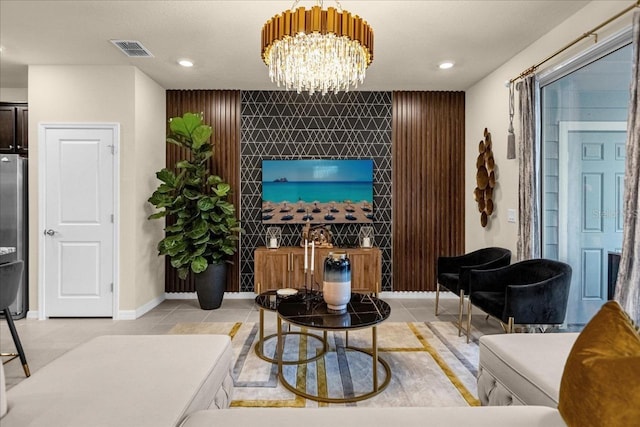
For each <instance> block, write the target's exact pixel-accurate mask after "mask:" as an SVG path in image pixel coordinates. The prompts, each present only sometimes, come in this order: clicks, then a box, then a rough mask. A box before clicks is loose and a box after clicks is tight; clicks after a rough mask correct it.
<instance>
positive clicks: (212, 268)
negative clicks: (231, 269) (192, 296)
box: [195, 263, 227, 310]
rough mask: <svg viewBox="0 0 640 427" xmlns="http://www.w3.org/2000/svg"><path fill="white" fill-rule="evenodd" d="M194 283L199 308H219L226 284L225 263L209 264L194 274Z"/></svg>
mask: <svg viewBox="0 0 640 427" xmlns="http://www.w3.org/2000/svg"><path fill="white" fill-rule="evenodd" d="M195 284H196V293H197V294H198V302H199V303H200V308H201V309H203V310H213V309H215V308H220V305H221V304H222V298H223V297H224V290H225V287H226V284H227V264H226V263H222V264H209V267H207V269H206V270H205V271H203V272H202V273H199V274H196V275H195Z"/></svg>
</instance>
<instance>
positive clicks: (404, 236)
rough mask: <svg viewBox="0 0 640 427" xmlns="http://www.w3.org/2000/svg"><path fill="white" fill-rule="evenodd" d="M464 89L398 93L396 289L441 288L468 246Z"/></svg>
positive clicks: (395, 113)
mask: <svg viewBox="0 0 640 427" xmlns="http://www.w3.org/2000/svg"><path fill="white" fill-rule="evenodd" d="M464 99H465V94H464V92H394V93H393V118H392V129H393V137H392V139H393V146H392V158H393V226H392V228H393V230H392V233H393V290H394V291H431V290H435V277H436V261H437V258H438V256H440V255H453V254H460V253H462V252H463V251H464Z"/></svg>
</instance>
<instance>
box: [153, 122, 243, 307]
mask: <svg viewBox="0 0 640 427" xmlns="http://www.w3.org/2000/svg"><path fill="white" fill-rule="evenodd" d="M169 129H170V132H169V135H168V136H167V143H170V144H175V145H177V146H179V147H182V148H185V149H187V150H188V151H189V153H190V156H188V159H185V160H182V161H179V162H178V163H176V165H175V169H176V171H175V172H174V171H172V170H169V169H167V168H164V169H162V170H160V171H159V172H157V173H156V176H157V178H158V179H159V180H160V181H161V183H160V185H159V186H158V188H157V189H156V190H155V191H154V192H153V195H152V196H151V197H150V198H149V200H148V201H149V203H151V204H152V205H153V206H155V207H156V208H157V209H160V211H158V212H156V213H154V214H153V215H150V216H149V219H159V218H165V217H166V218H167V221H166V226H165V229H164V230H165V237H164V238H163V239H162V240H160V242H159V243H158V253H159V255H167V256H168V257H169V259H170V260H171V265H172V266H173V267H175V268H176V269H177V270H178V276H179V277H180V278H181V279H183V280H184V279H186V277H187V275H188V273H189V271H192V272H193V273H194V281H195V285H196V292H197V295H198V302H199V303H200V307H201V308H202V309H205V310H211V309H214V308H219V307H220V304H222V298H223V296H224V291H225V285H226V272H227V263H228V262H230V260H229V257H230V256H231V255H233V254H234V253H235V252H236V251H237V250H238V248H237V243H238V238H239V233H241V232H242V229H241V228H240V223H239V221H238V219H237V218H236V211H235V207H234V206H233V204H231V203H230V202H229V200H228V198H229V196H230V194H231V186H230V185H229V184H228V183H226V182H224V181H223V179H222V178H221V177H219V176H217V175H213V174H211V173H210V171H209V169H208V167H207V164H208V161H209V158H210V157H212V156H213V146H212V144H211V143H210V142H209V138H210V137H211V133H212V129H211V126H209V125H206V124H204V123H203V122H202V115H201V114H194V113H186V114H184V115H183V116H182V117H173V118H171V119H170V120H169Z"/></svg>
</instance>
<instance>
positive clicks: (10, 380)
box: [0, 293, 502, 388]
mask: <svg viewBox="0 0 640 427" xmlns="http://www.w3.org/2000/svg"><path fill="white" fill-rule="evenodd" d="M421 295H422V294H421ZM434 295H435V294H432V293H425V294H424V297H420V298H402V297H383V299H384V300H385V301H387V302H388V303H389V305H390V306H391V316H390V317H389V320H388V321H391V322H432V321H455V320H456V318H457V312H458V299H457V298H456V297H455V296H453V294H444V296H443V297H441V298H440V314H439V315H438V316H437V317H436V316H435V313H434V312H435V299H434ZM472 320H473V326H474V327H475V328H476V329H477V330H478V331H479V332H480V333H482V334H494V333H502V329H501V327H500V325H499V323H498V322H497V321H496V320H493V319H488V320H487V319H485V316H484V315H482V314H481V312H480V311H479V310H478V309H475V315H474V316H473V317H472ZM258 321H259V311H258V309H257V308H256V306H255V305H254V302H253V299H251V298H246V299H232V298H226V299H225V300H224V301H223V303H222V306H221V307H220V308H219V309H217V310H209V311H207V310H201V309H200V307H199V306H198V302H197V300H194V299H192V300H184V299H183V300H174V299H169V300H165V301H163V302H162V303H161V304H159V305H158V306H157V307H155V308H154V309H153V310H151V311H149V312H148V313H147V314H145V315H144V316H142V317H140V318H139V319H136V320H112V319H103V318H82V319H80V318H55V319H47V320H35V319H19V320H16V322H15V323H16V328H17V330H18V335H19V336H20V340H21V342H22V345H23V347H24V350H25V354H26V357H27V362H28V363H29V368H30V369H31V373H32V374H34V373H36V372H37V371H38V369H40V368H42V367H43V366H45V365H46V364H48V363H49V362H51V361H52V360H54V359H56V358H57V357H59V356H61V355H62V354H64V353H65V352H67V351H69V350H71V349H72V348H74V347H77V346H78V345H80V344H82V343H84V342H86V341H88V340H90V339H91V338H94V337H96V336H100V335H118V334H125V335H140V334H166V333H167V332H168V331H169V330H170V329H171V328H173V327H174V326H175V325H176V324H177V323H181V322H258ZM265 322H273V323H274V324H275V315H273V314H271V315H269V314H267V315H266V316H265ZM0 349H1V350H2V352H13V351H15V347H14V344H13V340H12V339H11V334H10V333H9V328H8V327H7V323H6V321H5V320H4V319H3V320H2V321H0ZM3 359H4V360H6V358H3ZM4 368H5V374H6V382H7V387H8V388H11V387H12V386H13V385H15V384H17V383H19V382H20V381H22V380H23V379H24V378H25V377H24V372H23V370H22V366H21V364H20V360H19V359H14V360H12V361H10V362H8V363H7V364H6V365H4Z"/></svg>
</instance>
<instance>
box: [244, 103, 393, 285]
mask: <svg viewBox="0 0 640 427" xmlns="http://www.w3.org/2000/svg"><path fill="white" fill-rule="evenodd" d="M241 99H242V101H241V109H242V113H241V121H240V129H241V131H240V141H241V142H240V164H241V167H240V182H241V187H242V188H241V192H240V194H241V196H240V198H241V201H240V206H241V210H240V218H241V220H242V227H243V228H244V230H245V233H243V234H242V235H241V244H240V248H241V249H240V250H241V253H240V260H241V261H240V263H241V275H240V277H241V282H240V291H241V292H252V291H253V290H254V289H253V251H254V249H255V248H256V247H257V246H264V245H265V241H264V240H265V234H266V228H267V226H266V225H263V224H262V222H261V213H260V209H261V194H262V188H261V187H262V185H261V180H262V170H261V163H262V160H263V159H278V160H280V159H373V164H374V178H373V179H374V189H373V204H374V212H375V217H374V224H373V227H374V230H375V244H376V246H378V247H379V248H380V249H381V251H382V284H381V285H382V290H383V291H391V290H392V267H391V241H392V239H391V209H392V200H391V192H392V183H391V176H392V174H391V165H392V160H391V143H392V141H391V119H392V92H360V91H357V92H341V93H339V94H337V95H335V94H327V95H324V96H322V95H319V94H315V95H308V94H297V93H296V92H288V91H242V92H241ZM363 225H368V224H333V225H332V226H331V231H332V233H333V238H334V245H335V246H340V247H348V246H356V245H357V242H358V231H359V229H360V227H361V226H363ZM281 228H282V246H296V245H298V244H299V243H300V237H299V236H300V232H301V230H302V224H284V225H283V226H282V227H281Z"/></svg>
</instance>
